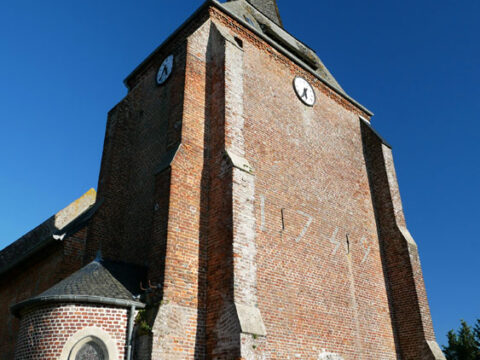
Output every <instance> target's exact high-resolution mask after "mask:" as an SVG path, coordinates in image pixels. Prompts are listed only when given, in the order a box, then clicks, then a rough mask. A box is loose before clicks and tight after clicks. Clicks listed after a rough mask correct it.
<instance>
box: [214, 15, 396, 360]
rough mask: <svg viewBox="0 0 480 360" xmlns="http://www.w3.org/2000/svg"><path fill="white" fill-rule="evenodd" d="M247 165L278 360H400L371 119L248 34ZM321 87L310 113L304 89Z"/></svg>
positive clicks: (262, 285) (270, 338) (269, 343)
mask: <svg viewBox="0 0 480 360" xmlns="http://www.w3.org/2000/svg"><path fill="white" fill-rule="evenodd" d="M219 18H220V21H221V22H223V23H224V24H226V25H229V26H230V28H231V29H233V31H234V32H236V33H237V34H238V35H239V37H240V38H241V39H242V40H243V41H244V52H245V54H244V70H243V73H244V87H243V90H244V94H243V98H244V120H245V126H244V133H243V136H244V139H245V158H246V159H247V160H248V161H249V162H250V164H251V165H252V167H253V168H254V170H255V195H254V199H255V212H256V245H257V250H258V252H257V256H256V262H257V289H258V305H259V308H260V311H261V314H262V316H263V320H264V322H265V326H266V329H267V338H266V343H265V344H263V345H262V349H261V352H262V353H264V354H265V355H266V356H267V358H285V359H286V358H289V357H290V358H295V357H299V358H302V359H316V358H319V357H320V354H322V351H323V350H325V351H327V352H331V353H337V354H339V355H341V356H343V357H344V358H346V359H362V358H378V359H396V349H395V341H394V335H393V329H392V320H391V315H390V309H389V303H388V298H387V291H386V283H385V278H384V271H383V267H382V261H381V257H380V248H379V242H378V234H377V228H376V222H375V216H374V212H373V205H372V200H371V194H370V187H369V183H368V177H367V170H366V167H365V159H364V155H363V147H362V139H361V132H360V120H359V115H363V116H365V117H366V116H367V115H366V114H363V113H362V112H361V111H360V110H358V109H354V108H353V106H352V105H350V104H348V103H346V102H345V101H344V100H343V99H341V98H340V97H339V96H338V95H336V94H334V93H333V92H332V91H331V90H329V89H328V88H326V86H325V85H323V84H321V83H320V81H318V80H317V79H314V78H313V77H312V76H310V75H309V74H307V73H305V72H304V71H302V70H300V69H299V68H298V67H297V66H295V65H293V64H292V63H291V62H290V61H288V60H286V59H285V58H284V57H283V56H281V55H279V54H278V53H276V51H275V50H272V49H271V48H269V47H268V46H267V45H265V44H264V43H260V42H259V41H258V40H257V39H255V38H254V37H252V36H251V35H250V34H248V33H247V32H243V31H241V29H239V28H236V27H235V26H234V25H232V23H231V22H230V21H228V20H224V19H221V17H220V16H219ZM297 75H299V76H303V77H305V78H306V79H308V80H309V81H310V82H311V83H313V84H314V85H315V91H316V95H317V103H316V105H315V106H314V107H313V108H309V107H306V106H305V105H304V104H302V103H301V102H300V101H299V100H298V98H297V97H296V95H295V93H294V91H293V87H292V81H293V78H294V77H295V76H297Z"/></svg>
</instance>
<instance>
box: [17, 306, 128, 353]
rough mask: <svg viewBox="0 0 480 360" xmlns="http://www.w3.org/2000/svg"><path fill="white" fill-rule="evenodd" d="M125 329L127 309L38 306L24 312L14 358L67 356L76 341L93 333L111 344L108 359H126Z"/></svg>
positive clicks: (106, 343)
mask: <svg viewBox="0 0 480 360" xmlns="http://www.w3.org/2000/svg"><path fill="white" fill-rule="evenodd" d="M126 329H127V310H126V309H120V308H111V307H104V306H89V305H82V304H51V305H44V306H41V307H36V308H33V309H30V310H28V311H26V312H25V313H23V314H22V321H21V324H20V330H19V333H18V343H17V347H16V352H15V359H17V360H37V359H58V360H67V359H69V357H68V355H69V353H70V351H72V350H73V349H74V347H75V345H76V343H77V342H79V341H81V340H82V338H85V336H87V335H92V334H93V335H96V337H97V338H98V339H100V340H101V341H102V342H103V343H104V344H105V345H106V347H107V349H108V348H109V347H110V349H108V350H109V359H112V360H123V359H124V358H125V341H126ZM77 334H78V335H79V336H77ZM112 346H113V347H114V348H113V349H112ZM114 355H116V356H114ZM10 359H13V357H10Z"/></svg>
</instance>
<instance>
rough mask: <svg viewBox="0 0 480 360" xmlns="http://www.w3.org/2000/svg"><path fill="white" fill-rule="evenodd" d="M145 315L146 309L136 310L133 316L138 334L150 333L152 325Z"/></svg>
mask: <svg viewBox="0 0 480 360" xmlns="http://www.w3.org/2000/svg"><path fill="white" fill-rule="evenodd" d="M147 315H148V314H147V309H141V310H138V313H137V317H136V318H135V324H136V325H137V326H138V330H137V331H138V332H137V334H138V335H150V334H151V333H152V327H151V326H150V324H149V323H148V321H147V317H148V316H147Z"/></svg>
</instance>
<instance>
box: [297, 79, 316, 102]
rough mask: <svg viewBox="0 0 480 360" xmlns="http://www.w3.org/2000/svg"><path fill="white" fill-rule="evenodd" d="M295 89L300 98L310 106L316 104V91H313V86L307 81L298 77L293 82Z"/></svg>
mask: <svg viewBox="0 0 480 360" xmlns="http://www.w3.org/2000/svg"><path fill="white" fill-rule="evenodd" d="M293 87H294V89H295V93H296V94H297V96H298V98H299V99H300V100H302V102H303V103H304V104H306V105H308V106H313V105H314V104H315V101H316V98H315V90H313V87H312V85H310V84H309V83H308V81H307V80H305V79H304V78H301V77H298V76H297V77H296V78H295V80H293Z"/></svg>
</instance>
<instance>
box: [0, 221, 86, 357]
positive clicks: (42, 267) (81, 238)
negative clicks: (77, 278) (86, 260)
mask: <svg viewBox="0 0 480 360" xmlns="http://www.w3.org/2000/svg"><path fill="white" fill-rule="evenodd" d="M85 233H86V229H83V230H80V231H79V232H77V233H76V234H74V235H73V236H71V237H69V238H66V239H65V240H64V241H62V242H60V241H58V242H55V243H54V244H52V245H51V246H49V247H47V248H45V249H44V250H42V251H41V252H39V253H37V254H36V255H35V256H33V257H31V258H30V259H28V260H27V261H25V262H24V263H22V264H20V265H19V266H17V267H16V268H14V269H12V270H10V271H8V272H7V273H4V274H2V275H1V276H0V325H1V326H0V359H1V360H11V359H13V353H14V349H15V343H16V341H17V331H18V324H19V320H18V319H17V318H15V317H14V316H13V315H12V314H11V313H10V307H11V306H12V305H14V304H17V303H19V302H20V301H23V300H27V299H29V298H31V297H33V296H35V295H38V294H40V293H42V292H43V291H45V290H47V289H49V288H50V287H52V286H53V285H55V284H56V283H58V282H59V281H60V280H63V279H65V278H66V277H68V276H69V275H71V274H72V273H74V272H75V271H76V270H78V269H80V268H81V266H82V259H83V250H84V243H85Z"/></svg>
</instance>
